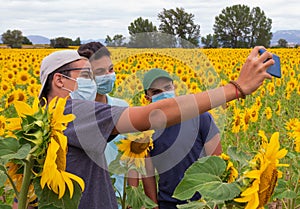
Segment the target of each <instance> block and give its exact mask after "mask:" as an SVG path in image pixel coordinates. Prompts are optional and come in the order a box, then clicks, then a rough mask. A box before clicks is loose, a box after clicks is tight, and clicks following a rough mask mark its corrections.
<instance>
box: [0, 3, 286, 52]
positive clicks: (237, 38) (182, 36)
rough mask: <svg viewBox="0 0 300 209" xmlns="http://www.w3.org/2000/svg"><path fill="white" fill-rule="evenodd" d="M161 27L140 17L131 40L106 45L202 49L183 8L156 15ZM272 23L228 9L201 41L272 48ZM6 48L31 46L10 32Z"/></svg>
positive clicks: (62, 41) (61, 44)
mask: <svg viewBox="0 0 300 209" xmlns="http://www.w3.org/2000/svg"><path fill="white" fill-rule="evenodd" d="M157 17H158V19H159V21H160V24H159V26H158V27H157V26H155V25H154V24H153V23H152V22H151V21H149V20H148V19H143V18H142V17H139V18H137V19H135V20H134V21H133V22H131V23H130V24H129V26H128V31H129V34H130V37H129V40H126V38H125V37H124V36H123V35H122V34H115V35H114V36H112V37H111V36H109V35H107V37H106V39H105V43H106V45H107V46H110V47H134V48H173V47H182V48H193V47H199V45H200V25H198V24H196V23H195V22H194V17H195V15H194V14H192V13H188V12H186V11H185V10H184V9H183V8H176V9H168V10H167V9H163V11H161V12H160V13H159V14H158V15H157ZM271 28H272V20H271V19H270V18H267V17H266V15H265V13H264V11H263V10H261V9H260V8H259V7H254V8H252V9H250V8H249V7H248V6H246V5H241V4H238V5H233V6H230V7H226V8H225V9H223V10H222V12H221V13H220V14H219V15H218V16H216V17H215V23H214V25H213V31H214V33H213V34H208V35H207V36H206V37H201V43H202V45H204V47H205V48H218V47H223V48H225V47H226V48H249V47H253V46H256V45H263V46H265V47H270V42H271V39H272V36H273V34H272V33H271ZM2 41H3V43H4V44H7V45H8V46H10V47H12V48H20V47H21V46H22V44H32V43H31V42H30V41H29V40H28V39H27V38H26V37H23V36H22V32H21V31H19V30H13V31H10V30H8V31H7V32H5V33H3V34H2ZM80 44H81V41H80V38H79V37H78V38H77V39H75V40H72V39H70V38H65V37H58V38H54V39H51V40H50V46H51V47H54V48H67V47H69V46H78V45H80ZM287 44H288V43H287V41H286V40H284V39H280V40H279V41H278V47H287Z"/></svg>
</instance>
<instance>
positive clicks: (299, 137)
mask: <svg viewBox="0 0 300 209" xmlns="http://www.w3.org/2000/svg"><path fill="white" fill-rule="evenodd" d="M292 130H293V132H292V134H291V135H292V137H293V138H294V139H295V142H294V144H295V151H296V152H300V122H299V121H297V122H296V123H295V126H293V127H292Z"/></svg>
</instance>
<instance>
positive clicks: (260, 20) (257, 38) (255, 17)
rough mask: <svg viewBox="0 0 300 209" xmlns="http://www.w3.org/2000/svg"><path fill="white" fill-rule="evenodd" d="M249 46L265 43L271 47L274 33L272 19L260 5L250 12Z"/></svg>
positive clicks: (264, 44)
mask: <svg viewBox="0 0 300 209" xmlns="http://www.w3.org/2000/svg"><path fill="white" fill-rule="evenodd" d="M250 20H251V21H250V23H251V24H250V27H249V28H250V35H249V47H254V46H258V45H263V46H265V47H269V46H270V43H271V39H272V37H273V34H272V33H271V29H272V20H271V19H270V18H267V17H266V15H265V12H264V11H262V10H261V9H260V8H259V7H254V8H253V9H252V10H251V12H250Z"/></svg>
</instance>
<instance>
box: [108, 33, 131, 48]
mask: <svg viewBox="0 0 300 209" xmlns="http://www.w3.org/2000/svg"><path fill="white" fill-rule="evenodd" d="M125 39H126V38H125V37H124V36H123V35H122V34H116V35H114V37H113V38H111V37H110V36H109V35H107V36H106V39H105V41H104V42H105V43H106V45H107V46H111V47H122V46H126V44H125V43H124V40H125Z"/></svg>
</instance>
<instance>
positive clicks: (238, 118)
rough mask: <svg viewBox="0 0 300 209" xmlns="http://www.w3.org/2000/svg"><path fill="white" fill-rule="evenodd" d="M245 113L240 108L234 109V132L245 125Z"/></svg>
mask: <svg viewBox="0 0 300 209" xmlns="http://www.w3.org/2000/svg"><path fill="white" fill-rule="evenodd" d="M243 123H244V121H243V113H241V110H240V109H239V108H235V109H234V115H233V122H232V129H231V131H232V133H238V132H239V131H240V129H241V127H242V125H243Z"/></svg>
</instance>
